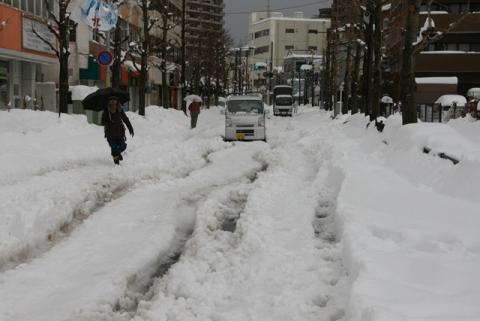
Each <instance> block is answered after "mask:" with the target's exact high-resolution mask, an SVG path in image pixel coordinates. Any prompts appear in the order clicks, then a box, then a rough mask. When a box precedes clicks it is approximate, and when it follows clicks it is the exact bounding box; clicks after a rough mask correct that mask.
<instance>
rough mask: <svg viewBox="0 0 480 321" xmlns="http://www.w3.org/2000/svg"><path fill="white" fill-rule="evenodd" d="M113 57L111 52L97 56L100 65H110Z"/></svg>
mask: <svg viewBox="0 0 480 321" xmlns="http://www.w3.org/2000/svg"><path fill="white" fill-rule="evenodd" d="M112 60H113V56H112V54H111V53H110V52H109V51H100V52H99V53H98V56H97V61H98V63H99V64H100V65H110V64H111V63H112Z"/></svg>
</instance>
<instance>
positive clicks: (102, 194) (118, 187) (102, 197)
mask: <svg viewBox="0 0 480 321" xmlns="http://www.w3.org/2000/svg"><path fill="white" fill-rule="evenodd" d="M133 185H134V182H132V181H129V180H115V179H111V180H110V181H109V182H103V183H100V182H95V183H94V184H93V185H92V186H94V188H93V189H92V190H90V191H89V192H88V194H87V195H86V196H85V197H84V199H83V200H82V201H81V202H80V203H79V204H77V205H76V206H74V208H73V210H72V211H71V213H69V215H68V216H70V219H69V220H68V221H65V222H63V223H62V224H61V225H59V226H57V227H56V229H54V230H51V231H49V233H48V234H47V235H46V236H45V238H43V239H42V240H37V241H36V242H35V243H26V244H23V246H22V247H20V248H18V249H17V250H16V251H13V253H9V254H6V255H5V254H3V255H0V272H5V271H7V270H10V269H14V268H15V267H17V266H18V265H20V264H24V263H28V262H30V261H32V260H33V259H35V258H36V257H38V256H40V255H42V254H43V253H45V252H47V251H49V250H50V249H51V248H52V247H54V246H55V245H56V244H58V243H59V242H61V241H62V240H64V239H65V238H67V237H68V236H69V235H70V234H71V233H72V232H73V231H74V230H75V229H76V228H77V227H78V226H79V225H80V224H82V223H83V221H84V220H86V219H87V218H89V217H90V216H91V215H93V214H94V213H96V212H97V211H99V210H100V209H101V208H102V207H104V206H105V204H108V203H109V202H111V201H114V200H116V199H118V198H120V197H122V196H123V195H125V194H126V193H127V192H128V189H130V188H131V187H132V186H133Z"/></svg>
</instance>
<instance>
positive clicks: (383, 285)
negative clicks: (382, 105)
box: [334, 115, 480, 321]
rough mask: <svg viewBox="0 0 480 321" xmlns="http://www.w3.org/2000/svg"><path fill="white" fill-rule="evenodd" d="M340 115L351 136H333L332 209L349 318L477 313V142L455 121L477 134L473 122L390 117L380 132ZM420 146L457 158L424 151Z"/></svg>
mask: <svg viewBox="0 0 480 321" xmlns="http://www.w3.org/2000/svg"><path fill="white" fill-rule="evenodd" d="M347 120H348V122H347V123H345V124H343V127H344V128H345V129H346V130H345V132H346V133H347V135H348V136H350V137H351V138H352V139H353V140H348V139H345V137H343V135H340V136H338V137H336V138H334V139H335V140H336V145H335V147H336V150H337V152H338V153H340V155H339V159H338V162H337V164H338V165H339V166H340V167H341V168H342V169H343V171H344V174H345V180H344V182H343V185H342V190H341V192H340V195H339V199H338V208H337V211H338V214H339V218H340V219H341V221H342V226H343V235H344V242H345V262H346V264H347V266H348V270H349V272H350V273H351V277H352V282H353V284H352V290H351V294H350V304H349V308H348V318H347V319H349V320H362V321H364V320H367V321H377V320H378V321H385V320H387V321H390V320H392V321H397V320H425V319H428V320H472V321H473V320H479V319H480V308H479V306H478V304H477V302H480V281H479V280H480V269H479V267H480V234H479V233H478V227H479V226H480V202H479V199H478V195H477V194H478V193H477V191H478V190H479V188H480V176H479V175H478V174H477V173H478V170H477V169H478V166H479V158H478V156H477V155H478V152H479V150H480V144H479V143H478V142H474V141H469V139H467V138H466V137H464V136H463V135H462V134H460V132H464V131H463V130H461V131H457V130H455V129H454V128H455V127H456V128H457V129H458V128H470V132H471V131H476V132H477V134H480V125H479V124H478V123H475V124H471V123H469V122H468V120H457V121H455V124H454V125H451V124H450V125H445V124H416V125H408V126H403V127H402V126H400V118H399V116H394V117H392V118H391V119H389V120H388V121H387V127H386V129H385V132H384V133H383V134H378V133H377V132H376V130H375V128H374V127H373V125H372V126H371V127H372V128H369V129H366V124H367V121H366V120H365V118H364V117H363V116H359V115H357V116H352V117H349V118H348V119H347ZM342 121H345V119H342ZM340 123H341V122H337V126H338V125H339V124H340ZM473 127H475V128H473ZM477 137H480V136H479V135H477ZM385 143H386V144H385ZM426 145H428V146H430V147H431V148H433V149H435V150H437V151H439V152H440V151H441V152H445V153H450V154H452V155H455V156H457V157H458V158H459V159H460V160H461V162H460V163H459V164H458V165H453V164H452V163H451V162H450V161H448V160H443V159H440V158H436V157H432V156H430V155H426V154H423V153H422V149H423V147H424V146H426Z"/></svg>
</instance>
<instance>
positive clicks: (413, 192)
mask: <svg viewBox="0 0 480 321" xmlns="http://www.w3.org/2000/svg"><path fill="white" fill-rule="evenodd" d="M128 116H129V117H130V119H131V121H132V123H133V126H134V127H135V134H136V136H135V138H133V139H131V138H129V139H128V144H129V146H128V152H127V154H126V155H125V161H124V162H123V163H122V166H114V165H113V162H112V160H111V158H110V156H109V150H108V146H107V144H106V142H105V140H104V138H103V132H102V129H101V128H100V127H98V126H95V125H90V124H87V122H86V119H85V117H84V116H69V115H62V117H61V118H58V117H57V115H55V114H53V113H49V112H33V111H24V110H22V111H20V110H12V111H11V112H10V113H8V112H0V143H2V146H3V150H2V153H1V154H0V166H1V167H2V168H3V169H4V170H2V172H1V174H0V204H1V205H0V321H13V320H15V321H21V320H25V321H31V320H36V321H43V320H45V321H47V320H48V321H56V320H58V321H67V320H68V321H69V320H75V321H93V320H95V321H96V320H104V321H126V320H134V321H167V320H182V321H184V320H187V321H188V320H230V321H243V320H272V321H273V320H292V321H293V320H294V321H303V320H325V321H337V320H341V321H350V320H351V321H400V320H401V321H405V320H449V321H450V320H463V321H464V320H469V321H473V320H475V321H477V320H480V308H479V307H478V304H477V303H478V302H480V281H479V280H480V234H479V233H478V226H480V214H479V213H480V210H479V209H480V201H479V199H478V196H477V191H478V190H479V188H480V174H479V171H478V167H479V161H480V156H479V150H480V143H479V142H478V141H477V139H478V137H480V125H479V123H478V122H469V121H468V120H453V121H451V122H449V123H448V124H422V123H420V124H416V125H409V126H401V120H400V118H399V116H398V115H396V116H392V117H390V118H389V119H388V120H386V125H387V126H386V128H385V130H384V132H383V133H381V134H379V133H378V132H377V131H376V129H375V128H374V126H369V127H368V128H367V123H368V122H367V120H366V118H365V117H363V116H360V115H355V116H348V115H347V116H342V117H341V118H340V119H337V120H332V119H331V118H330V115H329V114H328V113H325V112H319V111H318V109H316V108H309V107H302V108H300V109H299V112H298V114H296V115H295V117H293V118H278V117H270V118H269V119H268V120H267V126H268V128H267V133H268V137H269V141H268V144H265V143H263V142H255V143H225V142H223V141H222V140H221V138H220V136H221V134H222V133H223V130H224V123H223V121H224V119H223V117H224V116H222V115H220V113H219V110H218V109H216V108H213V109H211V110H210V111H204V112H202V114H201V115H200V119H199V125H198V128H197V129H195V130H190V129H189V122H188V119H187V118H185V116H184V115H183V114H182V113H181V112H178V111H173V110H164V109H161V108H156V107H150V108H148V109H147V117H146V118H143V117H140V116H138V115H136V114H133V113H128ZM424 147H428V148H430V149H431V152H430V153H429V154H425V153H424V152H423V148H424ZM440 153H447V154H449V155H451V156H454V157H456V158H458V159H459V160H460V163H459V164H457V165H454V164H453V163H452V162H450V161H448V160H445V159H441V158H439V157H436V156H437V155H439V154H440Z"/></svg>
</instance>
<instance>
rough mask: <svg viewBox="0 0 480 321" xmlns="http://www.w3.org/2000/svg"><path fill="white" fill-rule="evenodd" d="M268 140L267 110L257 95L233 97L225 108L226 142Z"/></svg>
mask: <svg viewBox="0 0 480 321" xmlns="http://www.w3.org/2000/svg"><path fill="white" fill-rule="evenodd" d="M234 140H240V141H247V140H263V141H266V140H267V136H266V128H265V109H264V106H263V101H262V98H261V97H259V96H255V95H240V96H231V97H229V98H228V100H227V103H226V108H225V141H234Z"/></svg>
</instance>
